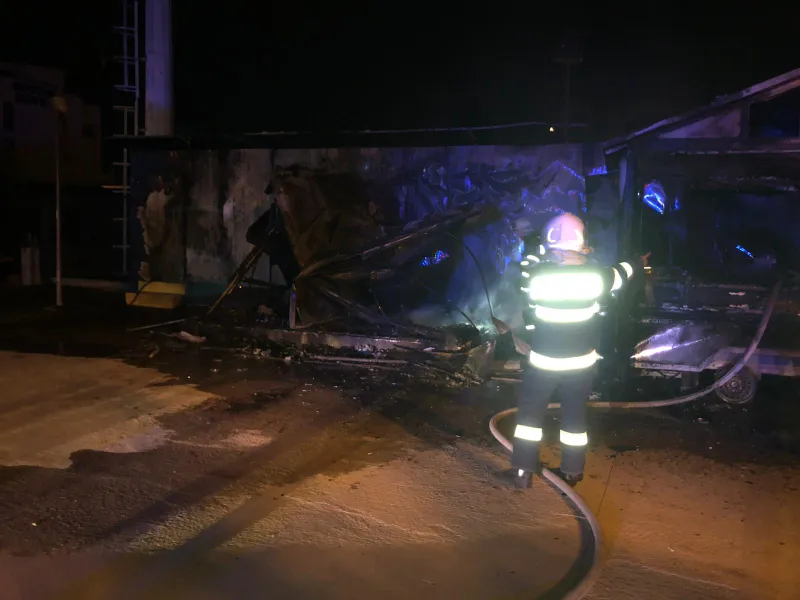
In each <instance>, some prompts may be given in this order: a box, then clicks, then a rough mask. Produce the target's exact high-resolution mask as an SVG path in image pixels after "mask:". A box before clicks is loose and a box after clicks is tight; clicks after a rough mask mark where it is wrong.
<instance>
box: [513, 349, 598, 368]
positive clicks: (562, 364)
mask: <svg viewBox="0 0 800 600" xmlns="http://www.w3.org/2000/svg"><path fill="white" fill-rule="evenodd" d="M599 358H600V355H599V354H598V353H597V351H596V350H592V351H591V352H589V354H584V355H583V356H570V357H568V358H553V357H552V356H545V355H543V354H539V353H537V352H534V351H533V350H531V356H530V359H529V360H530V363H531V365H533V366H534V367H536V368H537V369H542V370H543V371H577V370H578V369H586V368H589V367H591V366H592V365H593V364H594V363H596V362H597V361H598V359H599Z"/></svg>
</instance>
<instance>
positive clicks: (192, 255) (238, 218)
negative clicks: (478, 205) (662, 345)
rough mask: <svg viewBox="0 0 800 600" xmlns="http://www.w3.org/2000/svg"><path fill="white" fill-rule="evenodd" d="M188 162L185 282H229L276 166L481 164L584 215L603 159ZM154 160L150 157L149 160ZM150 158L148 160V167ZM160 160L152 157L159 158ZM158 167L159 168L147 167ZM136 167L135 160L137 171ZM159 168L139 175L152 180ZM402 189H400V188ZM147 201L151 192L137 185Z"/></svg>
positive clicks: (431, 155)
mask: <svg viewBox="0 0 800 600" xmlns="http://www.w3.org/2000/svg"><path fill="white" fill-rule="evenodd" d="M178 155H179V156H181V157H182V158H181V162H182V163H183V165H184V167H183V172H184V175H183V177H184V178H185V180H186V181H185V183H184V185H183V187H184V189H185V199H184V200H183V201H184V202H185V205H186V270H185V275H184V277H185V280H187V281H193V282H206V283H222V282H225V281H227V279H228V277H229V276H230V275H231V273H232V272H233V270H234V269H235V268H236V266H238V264H239V263H240V262H241V260H242V259H243V258H244V257H245V255H246V254H247V253H248V251H249V250H250V245H249V244H248V243H247V242H246V240H245V234H246V232H247V229H248V227H249V226H250V224H251V223H252V222H253V221H254V220H255V219H256V218H257V217H258V216H260V215H261V214H263V213H264V212H265V211H266V210H267V209H268V208H269V207H270V205H271V204H272V202H274V197H273V196H272V195H271V194H268V193H267V187H268V185H269V182H270V178H271V175H272V172H273V168H274V167H290V166H293V165H297V166H302V167H306V168H313V169H322V170H324V171H327V172H358V173H360V174H361V176H363V177H364V178H366V179H374V180H383V181H390V182H402V181H407V182H413V181H416V180H418V179H419V177H420V174H421V173H422V171H423V170H424V169H426V168H429V167H431V166H435V167H436V169H437V172H438V173H442V174H443V176H444V177H446V176H448V175H453V174H458V173H460V172H463V171H465V170H467V168H470V167H472V168H474V167H476V166H480V167H481V168H488V169H498V170H506V169H516V170H520V171H523V172H525V173H526V174H528V175H529V176H531V177H533V178H534V179H536V181H539V182H541V185H538V186H536V185H534V186H531V188H530V189H529V190H526V192H525V193H526V194H527V196H526V197H524V198H521V199H520V201H521V202H522V203H524V204H525V205H526V206H530V207H532V209H534V210H537V211H541V212H544V211H546V210H548V209H550V208H552V207H558V208H561V209H563V210H567V211H572V212H577V213H580V212H581V211H582V206H583V202H584V200H585V187H584V174H585V173H589V172H591V171H592V170H593V169H596V168H597V167H598V166H600V165H601V164H602V161H603V157H602V153H601V152H600V151H599V148H596V147H594V146H586V145H578V144H575V145H555V146H538V147H499V146H464V147H449V148H361V149H309V150H276V151H273V150H264V149H256V150H233V151H229V152H218V151H207V152H194V153H180V152H179V153H178ZM144 162H147V161H144ZM144 162H142V163H141V164H143V165H144ZM151 162H152V161H151ZM143 168H152V167H143ZM135 170H136V165H134V171H135ZM156 175H157V174H156V173H149V174H145V173H141V172H139V173H136V174H135V175H134V176H135V177H136V178H137V179H140V180H141V179H143V178H144V179H148V180H149V181H150V182H151V183H150V185H151V186H152V185H153V183H152V182H154V181H156ZM398 193H399V192H398ZM134 194H135V198H134V199H135V201H137V202H138V203H140V204H142V203H144V202H145V200H146V194H145V190H141V189H140V190H139V191H136V190H135V191H134ZM270 275H272V277H273V280H277V281H278V282H279V281H280V279H279V278H280V275H279V271H277V269H272V268H271V267H270V265H269V261H268V258H267V259H264V260H262V262H261V263H260V264H259V266H258V269H257V271H256V276H257V277H258V278H261V279H265V280H266V279H269V278H270Z"/></svg>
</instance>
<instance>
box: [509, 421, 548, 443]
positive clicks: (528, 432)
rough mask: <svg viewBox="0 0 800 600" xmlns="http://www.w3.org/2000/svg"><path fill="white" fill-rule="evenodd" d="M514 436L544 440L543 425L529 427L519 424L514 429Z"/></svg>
mask: <svg viewBox="0 0 800 600" xmlns="http://www.w3.org/2000/svg"><path fill="white" fill-rule="evenodd" d="M514 437H515V438H519V439H521V440H527V441H529V442H541V441H542V428H541V427H528V426H527V425H517V428H516V429H515V430H514Z"/></svg>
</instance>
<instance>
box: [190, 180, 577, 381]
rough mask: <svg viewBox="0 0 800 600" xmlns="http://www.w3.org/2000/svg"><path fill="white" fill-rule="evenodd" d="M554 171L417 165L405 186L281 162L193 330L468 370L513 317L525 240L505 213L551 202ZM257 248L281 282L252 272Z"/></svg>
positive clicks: (474, 376)
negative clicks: (245, 250)
mask: <svg viewBox="0 0 800 600" xmlns="http://www.w3.org/2000/svg"><path fill="white" fill-rule="evenodd" d="M559 174H560V170H556V171H555V172H550V173H537V174H536V175H535V176H530V175H527V174H525V173H524V172H521V171H514V170H506V171H498V170H495V169H491V168H488V167H479V168H475V169H472V170H470V171H468V172H462V173H459V174H458V175H454V176H449V177H448V176H447V175H446V173H445V171H444V169H443V168H442V167H438V166H427V167H425V168H423V169H421V170H420V175H419V176H418V177H415V178H414V179H415V181H412V182H409V181H403V182H396V181H395V182H376V181H372V180H369V179H367V178H364V177H361V176H359V174H358V173H338V174H335V173H334V174H331V173H325V172H319V171H313V170H306V169H300V168H294V169H288V170H283V171H279V172H277V173H276V174H275V176H274V177H273V180H272V183H271V184H270V189H269V190H268V192H269V193H270V194H271V196H272V197H273V198H274V202H273V203H272V204H271V206H270V208H269V210H268V211H267V212H266V213H265V214H264V215H263V216H261V217H260V218H259V219H258V220H256V221H255V222H254V223H253V224H252V225H251V226H250V228H249V230H248V232H247V241H248V242H249V243H250V244H252V245H253V249H252V251H251V252H250V254H249V255H248V256H247V257H246V258H245V260H244V261H243V262H242V264H241V265H240V267H239V268H238V269H237V271H236V272H235V273H234V274H233V276H232V277H231V280H230V284H229V286H228V289H227V290H226V291H225V293H223V294H222V296H221V297H220V298H219V299H218V300H217V301H216V302H215V303H214V304H213V305H212V306H211V308H210V310H209V311H208V314H207V315H206V316H205V317H204V318H203V319H202V322H201V323H200V325H199V330H200V332H201V333H202V335H204V336H209V337H212V336H216V335H222V336H224V338H225V339H226V342H225V343H226V344H228V345H231V344H234V343H238V344H240V345H241V344H243V343H244V344H247V345H249V346H250V347H251V348H258V349H259V350H260V351H269V352H271V353H272V354H273V355H275V354H278V355H281V356H297V355H298V354H301V355H303V356H304V357H305V358H306V359H308V360H320V361H336V362H339V363H345V364H346V363H352V364H362V363H366V364H384V365H395V366H397V368H402V366H403V365H407V364H414V365H418V366H423V367H424V368H425V369H428V370H431V371H433V372H440V373H442V374H443V375H447V376H450V377H451V378H455V379H457V380H463V381H476V380H479V379H481V378H482V377H483V376H485V375H486V374H487V371H488V370H489V368H490V366H491V365H490V363H491V360H492V357H493V355H494V354H495V349H496V346H497V344H498V339H500V342H501V345H504V344H506V340H504V339H502V338H501V337H500V333H504V332H505V331H506V328H505V324H506V323H507V324H508V327H509V328H511V329H512V330H513V329H514V328H515V327H519V326H521V323H517V320H519V318H520V315H521V312H522V311H521V306H520V305H519V302H520V294H519V292H518V286H519V283H518V282H519V279H518V277H517V276H516V274H515V273H513V272H512V273H509V272H508V271H509V269H514V268H515V267H514V266H513V265H514V262H515V260H518V259H519V255H520V253H521V252H522V251H523V250H524V248H523V244H522V241H521V239H520V238H519V237H518V236H517V234H516V233H515V227H514V223H515V222H516V221H517V220H518V219H520V218H523V217H525V218H527V219H529V220H530V219H533V220H536V219H537V217H541V219H546V218H547V217H548V216H549V215H551V214H552V213H553V212H554V211H558V210H560V209H559V208H557V207H554V206H548V205H547V202H546V197H547V196H548V193H547V189H548V188H549V187H550V186H551V185H553V182H554V181H555V180H557V179H558V177H559ZM564 187H567V186H564ZM263 256H267V257H268V260H269V261H270V263H271V265H273V266H278V267H279V268H280V271H281V273H282V275H283V277H284V279H285V281H286V285H285V286H274V285H265V284H263V282H258V281H254V280H253V279H252V278H251V277H250V274H251V273H252V272H253V271H254V269H255V267H256V265H257V264H258V261H259V260H262V257H263ZM498 325H499V326H500V330H501V331H498V328H497V326H498ZM511 346H512V347H513V344H511Z"/></svg>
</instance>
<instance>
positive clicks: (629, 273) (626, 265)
mask: <svg viewBox="0 0 800 600" xmlns="http://www.w3.org/2000/svg"><path fill="white" fill-rule="evenodd" d="M619 266H620V267H622V268H623V269H625V274H626V275H627V276H628V279H630V278H631V276H632V275H633V267H632V266H631V264H630V263H626V262H621V263H619Z"/></svg>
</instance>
